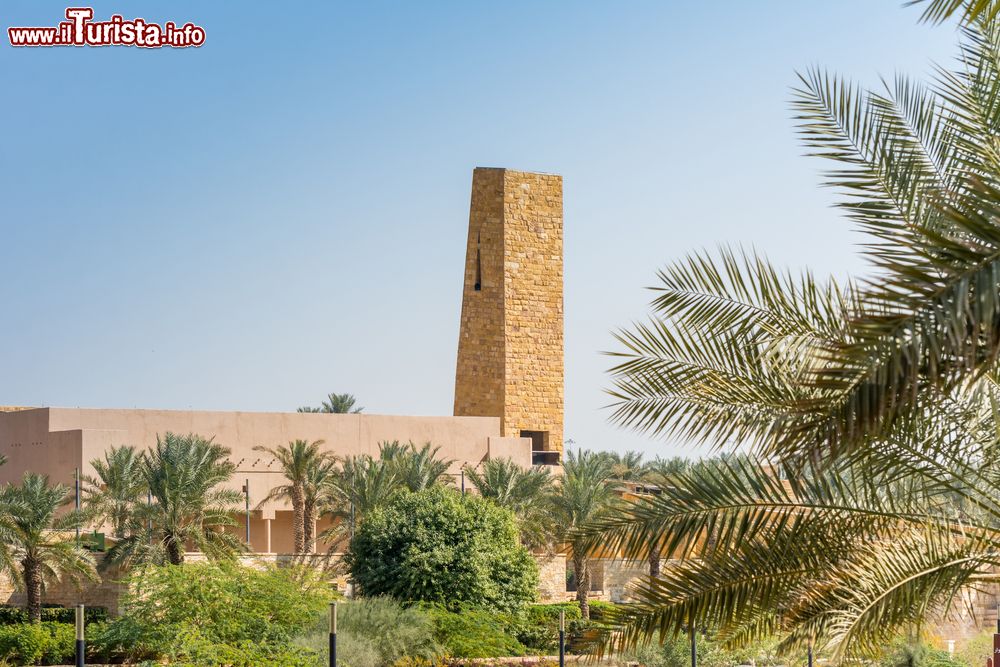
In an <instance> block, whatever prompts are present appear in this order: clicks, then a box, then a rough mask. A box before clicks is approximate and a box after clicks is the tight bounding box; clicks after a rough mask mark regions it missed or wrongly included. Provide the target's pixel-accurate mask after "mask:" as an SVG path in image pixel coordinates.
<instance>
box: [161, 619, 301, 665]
mask: <svg viewBox="0 0 1000 667" xmlns="http://www.w3.org/2000/svg"><path fill="white" fill-rule="evenodd" d="M169 658H170V664H171V665H178V666H181V665H183V666H184V667H217V666H218V665H226V666H227V667H258V666H259V665H269V667H303V666H304V665H315V664H318V660H319V656H318V655H316V654H315V653H313V652H312V651H310V650H308V649H306V648H303V647H301V646H291V645H286V644H272V643H267V642H259V641H246V640H245V641H239V642H235V643H232V644H226V643H220V642H217V641H215V640H213V639H212V638H210V637H207V636H205V634H204V633H203V632H202V630H201V628H200V627H198V626H196V625H188V624H185V625H184V626H182V627H181V628H180V632H179V634H178V635H177V638H176V641H175V643H174V648H173V650H171V652H170V654H169Z"/></svg>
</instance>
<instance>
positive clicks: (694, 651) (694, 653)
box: [690, 623, 698, 667]
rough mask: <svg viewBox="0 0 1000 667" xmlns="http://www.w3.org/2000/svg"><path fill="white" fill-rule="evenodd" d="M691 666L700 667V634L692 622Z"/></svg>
mask: <svg viewBox="0 0 1000 667" xmlns="http://www.w3.org/2000/svg"><path fill="white" fill-rule="evenodd" d="M690 632H691V667H698V636H697V635H696V634H695V630H694V623H692V624H691V628H690Z"/></svg>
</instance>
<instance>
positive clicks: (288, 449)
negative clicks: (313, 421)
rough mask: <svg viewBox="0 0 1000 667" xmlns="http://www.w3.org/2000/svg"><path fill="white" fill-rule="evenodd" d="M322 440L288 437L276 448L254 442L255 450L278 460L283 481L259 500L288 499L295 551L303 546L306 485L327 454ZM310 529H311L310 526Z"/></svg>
mask: <svg viewBox="0 0 1000 667" xmlns="http://www.w3.org/2000/svg"><path fill="white" fill-rule="evenodd" d="M322 445H323V441H322V440H316V441H313V442H309V441H307V440H292V441H291V442H289V443H288V444H287V445H281V446H279V447H276V448H272V447H264V446H258V447H254V451H255V452H262V453H264V454H268V455H270V456H272V457H274V459H275V460H276V461H277V462H278V466H279V468H280V469H281V472H282V473H283V474H284V475H285V479H286V480H287V481H288V483H287V484H282V485H279V486H276V487H274V488H273V489H271V492H270V493H269V494H268V495H267V497H266V498H265V499H264V500H263V501H261V502H262V503H265V502H270V501H272V500H276V499H287V500H289V501H291V503H292V527H293V535H294V546H295V553H304V552H305V550H306V515H305V513H306V485H307V483H308V480H309V475H310V474H312V473H313V472H314V469H315V467H316V466H319V465H322V464H323V462H324V461H325V460H326V459H327V458H328V455H327V454H326V453H324V452H323V451H322V450H321V447H322ZM313 530H314V529H313ZM310 534H313V533H312V531H310Z"/></svg>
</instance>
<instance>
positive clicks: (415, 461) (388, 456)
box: [379, 440, 454, 491]
mask: <svg viewBox="0 0 1000 667" xmlns="http://www.w3.org/2000/svg"><path fill="white" fill-rule="evenodd" d="M440 449H441V448H440V447H434V446H433V445H431V443H429V442H428V443H426V444H425V445H424V446H423V447H421V448H419V449H418V448H417V446H416V445H415V444H413V442H409V443H407V444H405V445H404V444H401V443H400V442H399V441H398V440H394V441H393V442H383V443H380V444H379V458H380V459H382V460H383V461H388V462H389V465H390V466H391V467H392V468H393V470H395V473H396V479H397V481H398V482H399V483H400V484H401V485H402V486H404V487H406V489H407V490H409V491H422V490H424V489H429V488H430V487H432V486H438V485H446V486H447V485H450V484H452V483H454V480H452V478H451V477H450V476H449V475H448V468H450V467H451V465H452V464H453V463H454V460H452V459H440V458H438V452H439V451H440Z"/></svg>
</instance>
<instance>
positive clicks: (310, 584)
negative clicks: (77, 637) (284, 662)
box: [93, 563, 334, 664]
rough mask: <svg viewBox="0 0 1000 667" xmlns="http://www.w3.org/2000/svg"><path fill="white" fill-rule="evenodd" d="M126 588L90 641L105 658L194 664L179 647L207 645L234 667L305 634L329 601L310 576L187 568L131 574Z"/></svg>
mask: <svg viewBox="0 0 1000 667" xmlns="http://www.w3.org/2000/svg"><path fill="white" fill-rule="evenodd" d="M128 583H129V587H128V592H127V593H126V594H125V595H123V596H122V600H121V607H122V615H121V617H120V618H117V619H115V620H114V621H112V622H111V623H109V624H108V625H107V627H105V628H103V629H102V631H101V633H100V635H99V636H96V637H94V639H93V642H94V643H95V651H97V652H100V653H101V654H103V655H106V656H108V657H115V658H126V657H127V658H131V659H149V658H156V657H160V656H173V657H176V658H180V659H182V660H195V658H193V657H190V656H189V655H188V653H189V651H188V648H186V647H185V645H184V643H185V641H190V642H194V643H195V645H196V646H197V647H198V650H199V651H202V653H204V652H205V651H208V649H206V648H205V647H206V646H209V645H211V646H215V647H216V649H218V650H220V651H221V650H224V649H225V647H227V646H228V647H230V648H233V649H234V650H236V651H237V655H235V657H233V658H232V659H233V660H236V662H235V663H233V664H240V663H239V660H238V659H237V658H238V657H239V652H240V651H242V652H243V653H245V654H247V655H258V654H259V655H263V654H265V653H267V652H268V651H271V650H277V648H279V647H284V646H287V645H288V644H289V642H290V640H291V639H292V638H293V637H295V636H297V635H300V634H302V632H303V631H305V630H308V629H311V628H312V627H313V625H314V622H315V618H316V616H317V615H318V614H320V613H321V612H323V611H324V610H325V609H326V607H327V604H328V602H329V601H330V600H331V599H332V598H333V597H334V592H333V590H332V589H331V588H330V587H329V586H328V585H327V584H325V583H324V582H322V581H321V580H320V579H319V574H318V573H317V572H315V571H314V570H312V569H310V568H289V569H279V568H275V567H267V568H263V569H257V568H251V567H244V566H241V565H239V564H236V563H188V564H185V565H167V566H158V567H149V568H145V569H142V570H136V571H135V572H133V573H132V575H131V576H130V578H129V582H128ZM212 650H215V649H212ZM255 652H256V653H255ZM199 655H200V654H199ZM276 655H277V654H276ZM197 659H198V660H201V659H202V658H197ZM279 659H283V658H281V657H280V656H279V657H276V658H275V660H279ZM248 660H249V658H248ZM265 662H267V661H265ZM192 664H199V663H198V662H193V663H192ZM248 664H252V661H250V663H248ZM258 664H259V663H258Z"/></svg>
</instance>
